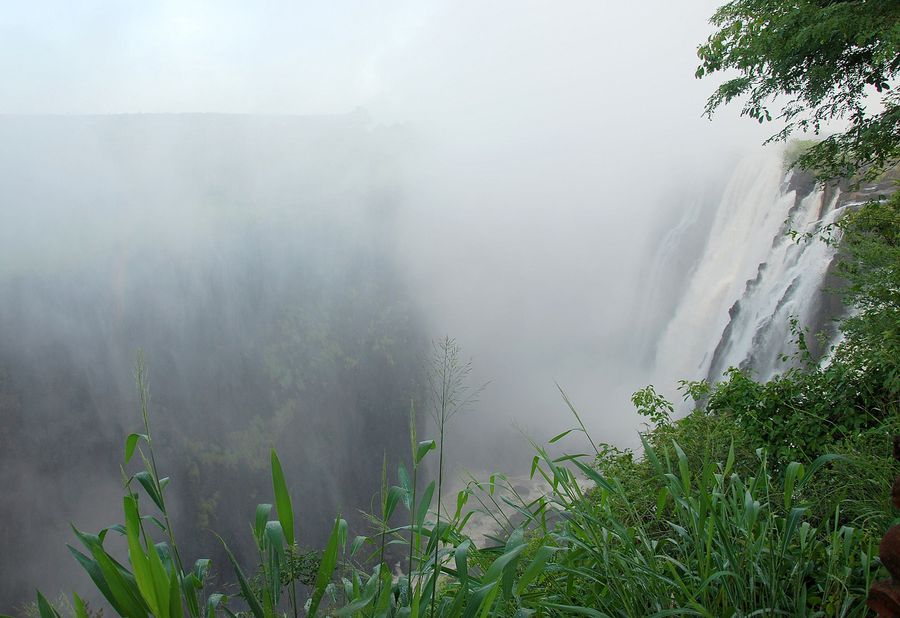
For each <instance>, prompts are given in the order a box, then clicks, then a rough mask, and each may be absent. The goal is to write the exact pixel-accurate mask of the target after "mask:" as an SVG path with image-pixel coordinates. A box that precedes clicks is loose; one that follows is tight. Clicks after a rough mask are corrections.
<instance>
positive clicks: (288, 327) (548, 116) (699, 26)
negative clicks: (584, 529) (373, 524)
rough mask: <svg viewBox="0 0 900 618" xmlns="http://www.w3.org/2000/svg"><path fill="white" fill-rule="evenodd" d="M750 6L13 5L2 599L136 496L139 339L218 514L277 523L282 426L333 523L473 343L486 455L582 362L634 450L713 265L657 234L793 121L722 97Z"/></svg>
mask: <svg viewBox="0 0 900 618" xmlns="http://www.w3.org/2000/svg"><path fill="white" fill-rule="evenodd" d="M717 4H718V3H717V2H705V1H704V2H696V3H689V6H682V5H676V4H672V3H668V2H658V1H654V2H646V3H643V4H641V5H640V6H633V7H632V6H625V5H611V4H608V3H598V2H572V3H566V4H565V5H561V4H559V3H545V2H525V3H522V2H497V3H490V4H484V3H480V4H474V3H472V4H468V3H451V2H428V3H420V2H415V3H414V2H396V3H389V4H385V3H379V4H377V5H376V4H375V3H363V2H331V3H327V4H320V5H313V4H304V5H300V4H297V3H288V2H267V3H257V4H252V5H251V4H246V3H238V2H174V1H173V2H161V3H152V4H146V3H145V4H140V5H130V4H129V5H122V4H113V3H109V2H99V1H98V2H86V3H77V6H76V5H74V3H71V4H70V3H61V2H60V3H57V2H34V3H29V4H27V6H26V5H21V6H8V7H4V10H3V11H2V12H0V48H2V50H3V53H2V54H0V74H2V75H3V76H4V79H3V80H0V114H2V117H0V447H2V449H3V452H2V454H0V462H2V473H0V479H2V483H0V487H2V491H3V495H2V497H0V515H2V516H3V520H4V522H8V525H6V526H5V527H4V529H3V531H2V532H0V545H2V552H0V553H2V557H0V581H2V584H0V601H2V604H0V610H2V611H7V610H12V609H13V607H14V606H15V607H17V606H18V604H20V603H22V602H23V601H24V600H26V598H30V595H31V588H32V587H33V586H34V585H36V584H37V585H40V586H41V587H42V589H44V590H45V592H47V591H50V592H51V593H52V592H55V591H57V590H63V589H69V588H72V587H78V586H80V587H81V588H84V587H85V583H86V582H87V578H86V576H85V575H83V574H82V573H80V572H78V570H77V565H76V564H75V563H74V560H72V559H71V556H69V555H68V553H67V552H66V550H65V547H64V544H65V542H67V541H68V540H69V539H70V537H71V532H70V530H69V528H68V522H70V521H72V522H74V523H76V524H77V525H78V526H79V528H81V529H87V530H94V529H97V528H99V527H101V526H106V525H109V524H111V523H113V519H114V518H115V517H116V514H117V513H118V509H119V507H120V503H119V501H118V500H119V496H120V486H119V485H120V484H119V470H118V466H119V464H120V462H121V448H122V446H121V444H122V440H123V438H124V436H125V435H126V434H127V433H129V432H131V431H135V430H136V429H137V428H138V426H139V416H138V410H137V408H136V398H137V394H136V391H135V389H134V385H133V381H132V368H133V363H134V357H135V353H136V352H137V350H138V349H142V350H143V351H144V354H145V357H146V359H147V363H148V367H149V370H150V379H151V389H152V393H153V402H152V413H153V421H154V423H155V424H156V426H157V428H158V430H159V431H160V434H161V435H160V437H159V438H158V441H159V442H160V443H162V444H166V443H168V445H169V446H168V447H167V449H168V450H164V451H163V454H164V457H163V459H166V458H168V460H169V461H171V462H172V464H171V466H172V468H173V469H172V471H171V473H172V477H173V484H172V488H173V489H172V490H173V491H174V492H175V500H176V506H177V508H178V514H179V519H180V520H182V521H184V522H185V526H184V527H185V528H193V525H194V523H199V525H200V526H202V527H204V528H208V529H211V530H215V531H216V532H219V533H220V534H222V533H226V532H231V531H234V535H233V536H236V537H240V536H241V535H244V536H247V535H246V532H245V531H246V524H245V523H244V522H245V521H246V520H247V518H248V517H249V516H250V514H251V513H252V509H253V508H254V507H255V505H256V503H257V502H261V501H265V500H270V498H268V497H267V496H268V493H267V492H268V489H269V487H268V485H267V483H266V465H267V459H266V457H267V453H268V449H269V448H270V447H271V446H276V447H277V448H278V450H279V454H281V456H282V459H283V461H285V464H286V468H287V472H288V477H289V479H292V486H293V488H294V489H295V491H296V492H297V493H298V494H301V493H302V494H303V495H304V496H305V500H306V502H305V503H304V504H301V505H300V507H299V512H300V521H301V528H303V529H304V534H305V535H306V536H305V539H306V540H305V541H304V542H306V543H309V544H310V545H313V546H315V545H317V544H320V541H321V538H320V537H321V535H322V534H323V532H324V531H325V530H327V526H328V521H329V518H331V517H333V516H334V514H335V513H336V512H338V511H341V512H344V513H345V514H346V513H353V512H355V511H356V509H360V508H362V509H365V508H367V507H368V506H369V504H370V500H371V497H372V495H373V494H374V492H375V491H377V488H378V483H379V475H380V463H381V458H382V455H383V453H387V454H388V456H389V458H390V459H391V460H392V461H396V460H398V459H400V458H402V457H403V456H404V454H405V451H404V450H403V449H405V448H406V444H407V437H406V433H405V432H406V427H405V422H406V415H407V413H408V409H409V402H410V400H422V399H423V397H424V395H423V393H422V388H421V384H422V378H423V372H424V371H425V370H426V369H427V361H424V360H423V359H427V356H428V353H429V346H430V341H431V340H433V339H435V338H438V337H441V336H443V335H445V334H446V335H450V336H452V337H454V338H456V340H457V341H458V342H459V344H460V345H461V347H462V350H463V355H464V356H466V357H471V358H472V361H473V368H474V370H473V374H472V377H471V380H472V383H473V384H476V385H480V384H485V383H486V384H487V386H486V387H485V388H484V390H483V391H481V394H480V397H479V401H478V403H477V405H475V406H473V407H472V409H471V410H469V411H467V412H466V413H465V414H462V415H460V416H459V417H458V418H455V419H454V421H453V425H452V426H451V432H452V435H451V439H450V440H449V443H448V444H449V447H448V448H449V455H450V460H451V462H452V466H453V467H454V469H455V470H462V469H463V468H467V469H471V470H473V471H475V472H482V471H484V470H500V471H505V472H511V473H517V472H523V471H524V470H526V469H527V462H528V461H530V459H531V452H530V450H529V449H530V447H529V446H528V444H527V441H526V439H525V436H530V437H533V438H535V439H536V440H539V441H540V440H546V439H547V438H549V437H550V436H552V435H555V434H557V433H559V432H560V431H562V430H564V429H566V428H568V427H569V426H571V424H572V422H573V420H574V419H572V418H571V416H570V413H569V412H568V410H567V408H566V406H565V404H564V403H563V401H562V399H561V396H560V394H559V391H558V390H557V386H556V384H557V383H558V384H559V385H560V387H561V388H562V389H564V390H565V391H566V392H567V393H568V395H569V396H570V397H571V399H572V401H573V402H574V404H575V405H576V406H577V407H578V409H579V411H580V412H581V414H582V416H583V418H584V420H585V422H586V424H587V426H588V429H589V430H590V432H591V434H592V437H593V438H594V439H596V440H600V441H604V442H612V443H617V444H622V445H626V446H627V445H632V444H633V443H634V441H635V432H636V431H637V429H638V427H639V423H640V419H638V418H637V417H636V415H635V414H634V412H633V410H632V409H631V405H630V403H629V400H628V398H629V395H630V394H631V393H632V392H633V391H634V390H636V389H637V388H640V387H642V386H644V385H646V384H647V383H649V382H650V381H652V380H653V379H656V378H658V377H659V375H658V374H655V373H653V371H652V369H653V368H652V363H651V361H650V360H649V359H652V357H653V351H654V349H655V346H656V343H657V341H658V339H659V338H660V337H661V336H662V335H663V333H664V328H665V325H666V323H667V319H668V318H669V317H670V315H671V313H672V312H674V305H675V302H676V300H677V299H676V296H677V293H678V288H679V285H680V280H677V279H672V278H671V277H669V278H668V279H666V278H660V277H658V276H654V275H653V258H654V256H655V255H657V249H658V247H659V245H660V244H661V243H664V242H665V239H666V233H667V231H668V230H670V229H672V228H673V226H676V225H677V224H678V222H679V221H681V220H683V217H684V214H685V212H688V211H691V209H693V211H695V212H696V217H697V219H698V220H701V221H702V220H703V219H704V217H705V216H706V214H707V213H709V212H710V209H711V208H712V207H713V205H714V204H715V203H717V201H718V200H719V199H720V198H721V194H722V190H723V187H724V185H725V178H726V177H727V175H728V174H729V173H730V171H731V170H732V168H733V167H734V166H735V165H736V163H737V161H738V160H739V158H741V157H742V156H743V155H744V154H746V153H747V152H752V151H756V150H759V149H760V148H761V147H760V144H761V143H762V142H763V140H764V139H765V138H766V137H767V136H768V134H769V133H768V128H766V127H762V128H760V127H758V126H754V125H753V123H745V122H742V121H741V119H739V118H737V113H736V110H726V112H727V111H734V112H735V113H733V114H731V116H730V117H729V116H728V115H727V114H726V113H721V117H718V118H717V119H716V122H715V123H714V124H713V123H710V122H709V121H708V120H707V119H705V118H703V117H702V111H703V106H704V102H705V99H706V97H707V96H708V94H709V93H710V92H711V91H712V89H713V88H714V84H712V83H709V82H698V81H697V80H695V79H694V77H693V73H694V69H695V66H696V57H695V50H696V46H697V45H698V44H699V43H700V42H702V41H703V40H705V38H706V36H707V35H708V33H709V31H710V29H709V26H708V25H707V23H706V20H707V19H708V17H709V16H710V15H711V14H712V12H713V11H714V9H715V7H716V6H717ZM701 227H702V226H701ZM697 243H698V245H697V246H693V247H692V246H690V245H688V246H686V247H683V248H681V249H679V252H678V260H680V262H679V264H680V265H679V267H678V268H677V269H675V270H673V271H672V272H680V273H682V275H685V273H687V272H688V271H689V270H690V268H691V267H692V265H693V263H694V262H695V261H696V259H698V257H699V255H700V253H701V249H702V247H700V246H699V244H702V233H700V232H698V233H697ZM678 260H676V261H678ZM685 276H686V275H685ZM691 368H692V367H685V368H684V369H685V371H688V370H690V369H691ZM681 369H682V368H680V367H674V368H671V376H672V378H673V379H675V378H677V377H682V376H681V373H680V371H681ZM667 377H668V375H667ZM421 413H422V424H423V428H422V429H420V434H426V433H427V431H428V429H427V411H425V410H423V411H422V412H421ZM50 495H56V496H59V497H61V500H62V508H61V509H60V510H61V512H57V511H56V510H54V511H52V512H51V511H48V510H47V509H46V506H45V505H46V504H47V501H48V496H50ZM207 537H208V538H207ZM35 548H38V549H37V550H35ZM192 549H196V550H197V551H206V552H210V553H212V552H215V551H216V549H215V543H214V538H213V537H212V535H210V534H205V535H204V538H203V539H201V540H197V541H196V546H195V547H192ZM237 549H238V550H239V551H240V550H242V549H243V550H244V551H246V549H247V546H241V545H240V543H238V547H237ZM34 555H40V556H43V557H45V559H46V562H41V563H34V562H27V560H26V558H27V557H28V556H34ZM48 565H53V566H48ZM59 565H62V566H59ZM13 566H15V569H13Z"/></svg>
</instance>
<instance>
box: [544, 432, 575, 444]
mask: <svg viewBox="0 0 900 618" xmlns="http://www.w3.org/2000/svg"><path fill="white" fill-rule="evenodd" d="M573 431H576V430H575V429H566V430H565V431H564V432H562V433H560V434H556V435H555V436H553V437H552V438H550V440H549V444H554V443H556V442H559V441H560V440H562V439H563V438H565V437H566V436H567V435H569V434H570V433H572V432H573Z"/></svg>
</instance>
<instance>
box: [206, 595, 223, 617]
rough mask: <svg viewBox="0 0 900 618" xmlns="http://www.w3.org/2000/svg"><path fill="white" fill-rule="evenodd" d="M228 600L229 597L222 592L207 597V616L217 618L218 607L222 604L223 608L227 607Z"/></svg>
mask: <svg viewBox="0 0 900 618" xmlns="http://www.w3.org/2000/svg"><path fill="white" fill-rule="evenodd" d="M227 602H228V597H227V596H225V595H224V594H221V593H218V592H217V593H215V594H211V595H209V598H208V599H206V618H216V609H217V608H218V607H219V605H221V606H222V607H223V608H224V607H225V603H227Z"/></svg>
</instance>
